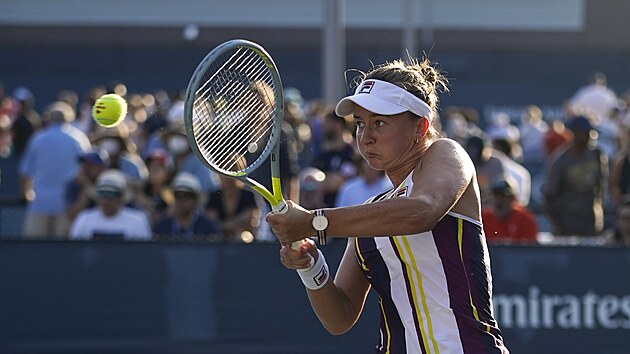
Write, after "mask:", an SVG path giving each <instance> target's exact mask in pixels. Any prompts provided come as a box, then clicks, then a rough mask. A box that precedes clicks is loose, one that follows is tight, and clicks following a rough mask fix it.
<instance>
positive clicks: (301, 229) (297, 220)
mask: <svg viewBox="0 0 630 354" xmlns="http://www.w3.org/2000/svg"><path fill="white" fill-rule="evenodd" d="M286 203H287V208H288V211H287V212H286V213H283V214H274V213H268V214H267V217H266V220H267V222H268V223H269V225H271V229H272V230H273V232H274V234H276V237H277V238H278V241H280V243H281V244H283V245H284V244H291V243H292V242H294V241H298V240H301V239H303V238H306V237H309V236H313V235H314V234H315V230H314V229H313V226H312V219H313V212H312V211H310V210H306V209H304V208H302V207H301V206H300V205H298V204H296V203H294V202H292V201H290V200H287V201H286Z"/></svg>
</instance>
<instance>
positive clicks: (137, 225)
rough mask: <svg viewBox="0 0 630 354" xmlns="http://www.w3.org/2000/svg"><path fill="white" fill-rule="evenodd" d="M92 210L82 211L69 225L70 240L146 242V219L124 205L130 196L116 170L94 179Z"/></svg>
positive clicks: (149, 233)
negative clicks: (94, 205) (94, 203)
mask: <svg viewBox="0 0 630 354" xmlns="http://www.w3.org/2000/svg"><path fill="white" fill-rule="evenodd" d="M94 194H95V196H94V197H95V200H96V207H94V208H91V209H87V210H84V211H82V212H81V213H80V214H79V215H78V216H77V218H76V219H75V220H74V222H73V223H72V227H71V229H70V239H74V240H92V239H98V240H140V241H141V240H150V239H151V227H150V224H149V219H148V218H147V216H146V215H145V214H144V213H143V212H141V211H139V210H136V209H132V208H129V207H127V206H125V203H126V202H128V201H129V199H130V197H131V195H130V193H129V190H128V187H127V182H126V180H125V176H124V175H123V173H122V172H120V171H119V170H116V169H109V170H107V171H105V172H103V173H102V174H101V175H100V176H99V177H98V179H97V180H96V187H95V193H94Z"/></svg>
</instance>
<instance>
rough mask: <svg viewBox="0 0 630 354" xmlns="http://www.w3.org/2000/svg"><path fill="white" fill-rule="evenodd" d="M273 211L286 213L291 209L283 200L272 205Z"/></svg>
mask: <svg viewBox="0 0 630 354" xmlns="http://www.w3.org/2000/svg"><path fill="white" fill-rule="evenodd" d="M271 211H273V213H274V214H284V213H286V212H287V211H289V207H288V206H287V203H286V202H285V201H284V200H281V201H280V202H279V203H278V204H276V205H272V206H271Z"/></svg>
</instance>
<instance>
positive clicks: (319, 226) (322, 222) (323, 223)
mask: <svg viewBox="0 0 630 354" xmlns="http://www.w3.org/2000/svg"><path fill="white" fill-rule="evenodd" d="M327 227H328V218H326V216H324V210H322V209H317V210H315V217H314V218H313V228H314V229H315V231H317V241H318V242H319V244H320V245H325V244H326V228H327Z"/></svg>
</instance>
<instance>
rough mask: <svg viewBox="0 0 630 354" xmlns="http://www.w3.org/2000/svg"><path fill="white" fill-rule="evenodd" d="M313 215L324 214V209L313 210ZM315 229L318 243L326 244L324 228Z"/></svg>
mask: <svg viewBox="0 0 630 354" xmlns="http://www.w3.org/2000/svg"><path fill="white" fill-rule="evenodd" d="M315 216H316V217H317V216H324V210H322V209H317V210H315ZM315 231H317V243H319V244H320V245H322V246H323V245H325V244H326V230H325V229H324V230H315Z"/></svg>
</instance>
